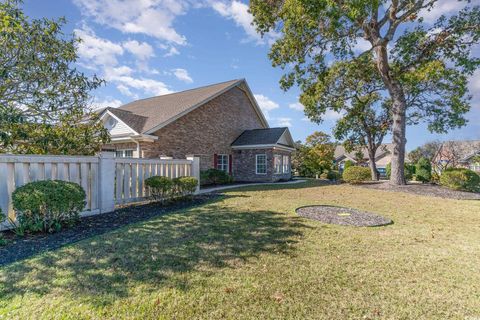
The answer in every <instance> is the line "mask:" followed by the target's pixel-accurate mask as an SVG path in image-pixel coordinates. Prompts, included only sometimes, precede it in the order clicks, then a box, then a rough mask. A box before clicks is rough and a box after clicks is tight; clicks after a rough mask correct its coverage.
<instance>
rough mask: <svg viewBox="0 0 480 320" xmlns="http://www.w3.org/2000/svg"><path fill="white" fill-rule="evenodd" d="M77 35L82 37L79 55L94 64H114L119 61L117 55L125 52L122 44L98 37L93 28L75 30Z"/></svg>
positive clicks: (90, 64)
mask: <svg viewBox="0 0 480 320" xmlns="http://www.w3.org/2000/svg"><path fill="white" fill-rule="evenodd" d="M74 33H75V36H76V37H78V38H80V39H82V41H81V42H80V43H79V44H78V55H79V56H80V58H81V59H82V60H84V61H85V62H87V67H90V68H93V67H92V65H93V66H94V65H97V66H99V65H105V66H114V65H116V64H117V63H118V60H117V56H120V55H122V54H123V48H122V46H121V45H119V44H117V43H114V42H112V41H110V40H107V39H102V38H98V37H97V36H96V35H95V33H94V32H93V31H92V30H80V29H75V30H74Z"/></svg>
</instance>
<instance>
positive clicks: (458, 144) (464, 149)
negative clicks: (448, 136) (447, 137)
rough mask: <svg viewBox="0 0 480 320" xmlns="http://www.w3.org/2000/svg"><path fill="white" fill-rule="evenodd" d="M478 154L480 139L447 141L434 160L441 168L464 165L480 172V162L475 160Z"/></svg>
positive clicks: (479, 154) (479, 151) (479, 152)
mask: <svg viewBox="0 0 480 320" xmlns="http://www.w3.org/2000/svg"><path fill="white" fill-rule="evenodd" d="M476 156H480V140H470V141H445V142H443V143H442V145H441V146H440V148H439V149H438V152H437V154H436V156H435V157H434V159H433V162H434V164H435V165H436V166H437V167H438V168H440V169H445V168H448V167H462V168H468V169H471V170H473V171H476V172H480V162H478V161H476V160H475V158H476Z"/></svg>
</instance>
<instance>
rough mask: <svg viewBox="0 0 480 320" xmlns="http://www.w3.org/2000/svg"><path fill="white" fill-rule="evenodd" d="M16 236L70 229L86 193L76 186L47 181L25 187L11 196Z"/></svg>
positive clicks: (80, 209)
mask: <svg viewBox="0 0 480 320" xmlns="http://www.w3.org/2000/svg"><path fill="white" fill-rule="evenodd" d="M12 202H13V208H14V209H15V213H16V217H17V225H16V227H15V230H16V232H17V234H20V235H23V234H24V233H25V232H38V231H44V232H55V231H59V230H60V229H61V228H62V226H63V225H72V224H73V223H75V222H77V221H78V220H79V218H80V215H79V213H80V212H81V211H82V209H83V208H84V207H85V191H84V190H83V189H82V187H81V186H79V185H78V184H76V183H73V182H67V181H60V180H46V181H36V182H31V183H27V184H26V185H24V186H21V187H19V188H17V189H16V190H15V191H14V192H13V194H12Z"/></svg>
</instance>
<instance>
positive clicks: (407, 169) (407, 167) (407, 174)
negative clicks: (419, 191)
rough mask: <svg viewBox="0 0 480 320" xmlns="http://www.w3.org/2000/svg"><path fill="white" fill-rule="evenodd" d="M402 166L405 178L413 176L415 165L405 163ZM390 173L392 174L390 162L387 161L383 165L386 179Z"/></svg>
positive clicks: (410, 178) (409, 178) (408, 178)
mask: <svg viewBox="0 0 480 320" xmlns="http://www.w3.org/2000/svg"><path fill="white" fill-rule="evenodd" d="M404 168H405V171H404V172H405V179H406V180H407V181H408V180H412V179H413V176H414V175H415V171H416V167H415V165H414V164H410V163H405V165H404ZM391 174H392V164H391V163H388V164H387V165H386V166H385V175H386V177H387V179H390V176H391Z"/></svg>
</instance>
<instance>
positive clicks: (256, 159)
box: [255, 153, 268, 175]
mask: <svg viewBox="0 0 480 320" xmlns="http://www.w3.org/2000/svg"><path fill="white" fill-rule="evenodd" d="M259 156H264V157H265V172H261V173H260V172H258V157H259ZM267 164H268V161H267V154H265V153H260V154H256V155H255V174H258V175H266V174H267V172H268V167H267Z"/></svg>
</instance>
